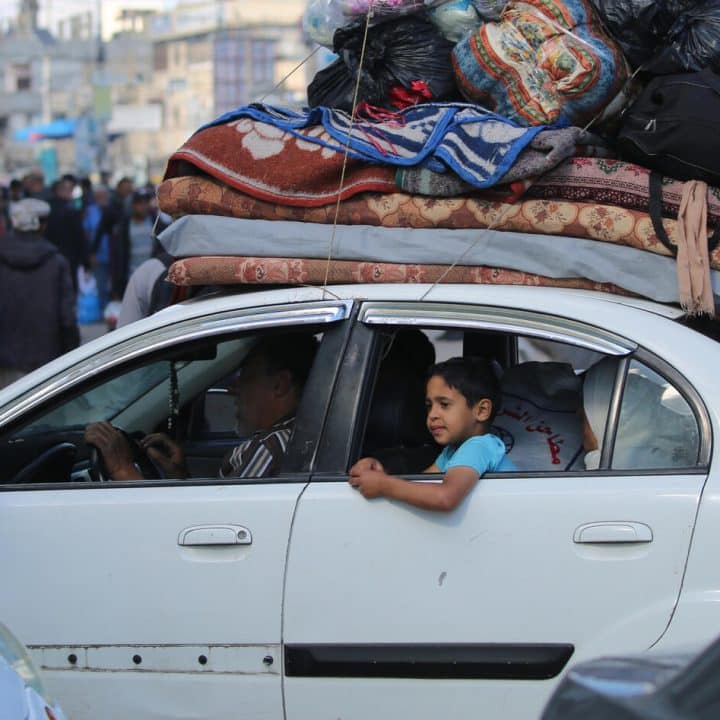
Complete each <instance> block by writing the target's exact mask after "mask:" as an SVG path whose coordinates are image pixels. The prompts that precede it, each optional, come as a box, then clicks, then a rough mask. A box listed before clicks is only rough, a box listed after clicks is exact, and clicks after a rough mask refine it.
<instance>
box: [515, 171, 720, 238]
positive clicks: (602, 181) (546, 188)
mask: <svg viewBox="0 0 720 720" xmlns="http://www.w3.org/2000/svg"><path fill="white" fill-rule="evenodd" d="M650 173H651V171H650V170H649V169H648V168H646V167H642V166H640V165H635V164H633V163H629V162H624V161H622V160H611V159H608V158H594V157H575V158H571V159H569V160H565V161H563V162H562V163H560V164H559V165H558V166H557V167H555V168H554V169H552V170H550V171H549V172H547V173H544V174H543V175H541V176H540V177H538V178H536V179H535V181H534V182H533V183H532V184H531V185H530V186H529V187H528V188H527V189H526V190H525V197H526V198H542V199H547V200H572V201H574V202H583V203H599V204H601V205H615V206H617V207H622V208H628V209H630V210H640V211H641V212H647V209H648V202H649V190H648V187H649V179H650ZM684 185H685V183H683V182H681V181H680V180H674V179H673V178H663V182H662V214H663V217H668V218H676V217H677V215H678V211H679V209H680V199H681V198H682V191H683V186H684ZM707 215H708V224H709V225H711V226H712V227H714V226H716V225H717V224H718V223H719V222H720V188H716V187H708V194H707Z"/></svg>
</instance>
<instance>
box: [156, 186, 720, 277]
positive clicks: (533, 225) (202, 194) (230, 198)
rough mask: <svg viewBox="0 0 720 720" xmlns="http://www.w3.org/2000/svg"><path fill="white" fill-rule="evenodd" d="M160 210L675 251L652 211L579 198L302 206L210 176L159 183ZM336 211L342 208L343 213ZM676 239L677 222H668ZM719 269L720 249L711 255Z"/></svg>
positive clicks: (395, 199) (387, 198) (402, 197)
mask: <svg viewBox="0 0 720 720" xmlns="http://www.w3.org/2000/svg"><path fill="white" fill-rule="evenodd" d="M158 198H159V203H160V207H161V209H162V210H163V211H164V212H166V213H168V214H169V215H172V216H174V217H177V216H180V215H195V214H207V215H220V216H229V217H235V218H244V219H262V220H293V221H298V222H304V223H321V224H333V223H335V222H337V224H339V225H369V226H382V227H387V228H448V229H475V228H478V229H481V228H488V227H492V228H493V229H497V230H503V231H515V232H525V233H537V234H545V235H558V236H570V237H577V238H586V239H590V240H599V241H601V242H607V243H614V244H618V245H627V246H629V247H633V248H637V249H639V250H646V251H649V252H652V253H657V254H660V255H669V254H670V253H669V251H668V250H667V248H666V247H665V246H664V245H663V244H662V242H661V241H660V240H658V238H657V236H656V235H655V231H654V229H653V225H652V220H651V219H650V216H649V215H648V214H647V213H644V212H640V211H638V210H632V209H629V208H622V207H616V206H613V205H599V204H596V203H583V202H575V201H572V200H539V199H531V200H521V201H519V202H515V203H503V202H496V201H491V200H483V199H480V198H476V197H459V198H430V197H425V196H419V195H407V194H404V193H363V194H359V195H356V196H354V197H352V198H350V199H348V200H345V201H343V202H341V203H339V206H338V207H337V208H336V206H334V205H333V206H323V207H309V208H298V207H288V206H280V205H276V204H274V203H267V202H264V201H262V200H257V199H255V198H252V197H250V196H248V195H245V194H243V193H240V192H238V191H237V190H235V189H233V188H230V187H227V186H225V185H223V184H221V183H218V182H216V181H213V180H211V179H209V178H201V177H184V178H174V179H171V180H166V181H165V182H163V183H162V184H161V185H160V187H159V188H158ZM336 211H337V212H336ZM663 225H664V227H665V230H666V232H667V234H668V237H669V239H670V241H671V242H673V243H674V242H676V237H677V221H676V220H669V219H666V220H663ZM710 264H711V267H712V268H715V269H720V248H716V249H715V250H714V251H713V252H712V254H711V256H710Z"/></svg>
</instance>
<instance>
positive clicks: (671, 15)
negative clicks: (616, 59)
mask: <svg viewBox="0 0 720 720" xmlns="http://www.w3.org/2000/svg"><path fill="white" fill-rule="evenodd" d="M592 3H593V5H594V6H595V9H596V10H597V11H598V13H599V15H600V17H601V18H602V20H603V23H604V24H605V27H606V28H607V30H608V32H609V33H610V34H611V35H612V36H613V37H614V38H615V40H617V42H618V44H619V45H620V47H621V48H622V50H623V52H624V53H625V57H626V58H627V59H628V62H629V63H630V65H631V66H632V67H633V69H635V68H638V67H640V66H642V68H643V70H645V71H647V72H648V73H650V74H652V75H666V74H670V73H681V72H690V71H697V70H702V69H703V68H705V67H711V68H713V69H714V70H716V71H720V2H718V0H592Z"/></svg>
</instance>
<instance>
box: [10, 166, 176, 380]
mask: <svg viewBox="0 0 720 720" xmlns="http://www.w3.org/2000/svg"><path fill="white" fill-rule="evenodd" d="M109 180H110V178H109V177H107V176H104V177H102V178H101V182H99V183H97V184H94V183H93V182H92V181H91V180H90V179H89V178H87V177H83V178H78V177H76V176H74V175H72V174H65V175H63V176H62V177H60V178H58V179H57V180H55V181H54V182H52V183H51V184H50V185H49V186H48V185H46V183H45V179H44V177H43V175H42V174H41V173H40V172H30V173H27V174H26V175H24V176H23V177H22V178H14V179H12V180H11V181H10V182H9V184H8V185H7V186H1V185H0V340H1V342H0V347H1V349H0V387H3V386H4V385H6V384H8V383H9V382H12V381H14V380H15V379H17V378H18V377H20V376H22V375H23V374H25V373H27V372H30V371H31V370H34V369H35V368H37V367H39V366H40V365H43V364H44V363H46V362H48V361H50V360H52V359H53V358H55V357H57V356H58V355H61V354H62V353H63V352H66V351H67V350H69V349H71V348H72V347H75V346H76V345H77V344H78V343H79V338H80V335H79V331H78V320H79V318H78V294H79V293H82V292H83V291H84V290H86V289H87V288H88V287H91V288H93V301H94V310H95V312H94V313H93V314H94V317H92V319H97V320H100V319H101V318H105V319H106V321H107V323H108V327H109V328H110V329H112V328H113V327H114V326H115V325H116V324H123V323H127V322H130V321H132V320H134V319H137V318H138V317H140V316H142V315H145V314H148V312H146V311H144V310H143V309H142V308H141V307H140V305H141V303H140V304H139V303H138V298H137V297H136V294H137V292H138V288H136V287H132V292H130V293H128V290H129V288H128V285H129V281H130V278H131V277H132V276H133V273H135V271H136V270H139V269H140V268H141V267H142V268H143V269H142V270H140V272H138V273H136V274H137V275H138V276H148V277H149V278H151V281H152V282H154V281H155V280H156V279H157V278H158V277H160V275H161V271H162V269H163V268H164V264H163V263H164V259H163V260H158V258H162V255H163V253H162V248H161V247H160V245H159V243H158V242H157V235H158V233H159V232H161V231H162V229H164V227H165V226H166V225H167V224H168V223H169V221H170V218H168V217H167V216H164V215H163V214H162V213H161V212H160V211H159V210H158V207H157V201H156V192H155V187H154V186H153V185H152V184H150V183H148V184H145V185H141V186H136V185H135V183H134V182H133V180H132V179H130V178H128V177H122V178H120V179H119V180H118V181H117V182H116V183H115V184H114V186H111V185H110V184H109ZM145 268H149V269H150V272H149V273H148V271H147V270H146V269H145ZM158 268H159V269H158ZM128 295H132V296H133V297H127V296H128ZM113 308H118V311H117V312H116V311H115V310H113ZM123 311H125V312H124V317H123ZM83 319H84V320H86V321H87V318H83Z"/></svg>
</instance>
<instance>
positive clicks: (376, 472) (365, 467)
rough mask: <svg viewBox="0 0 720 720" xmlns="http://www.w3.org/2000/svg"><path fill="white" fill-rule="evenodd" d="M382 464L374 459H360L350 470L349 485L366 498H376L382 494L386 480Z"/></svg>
mask: <svg viewBox="0 0 720 720" xmlns="http://www.w3.org/2000/svg"><path fill="white" fill-rule="evenodd" d="M387 477H388V476H387V474H386V473H385V469H384V468H383V466H382V463H381V462H380V461H379V460H377V459H375V458H362V459H361V460H358V461H357V462H356V463H355V464H354V465H353V466H352V467H351V468H350V479H349V482H350V484H351V485H352V486H353V487H354V488H357V489H358V490H359V491H360V492H361V493H362V495H363V497H366V498H376V497H380V496H381V495H383V494H384V486H385V480H386V478H387Z"/></svg>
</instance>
